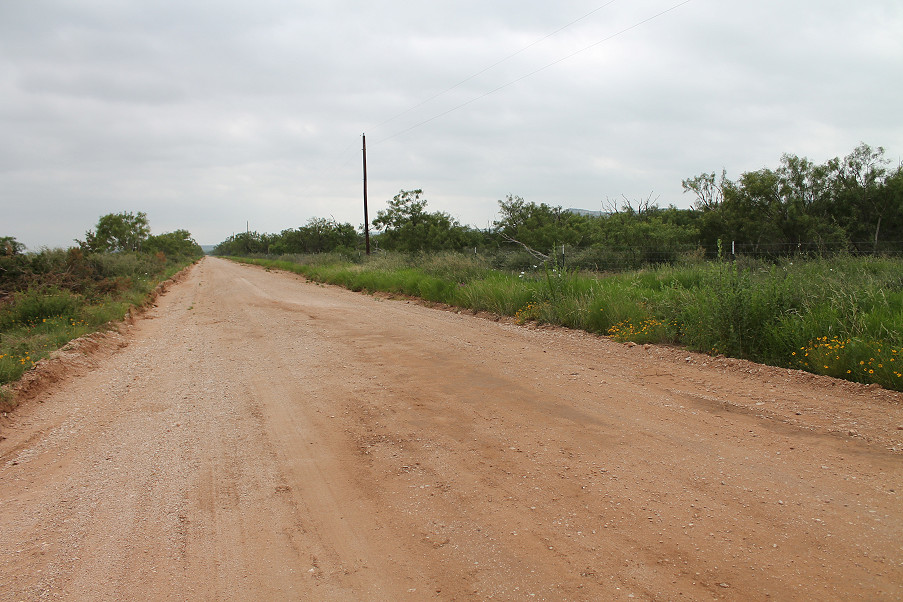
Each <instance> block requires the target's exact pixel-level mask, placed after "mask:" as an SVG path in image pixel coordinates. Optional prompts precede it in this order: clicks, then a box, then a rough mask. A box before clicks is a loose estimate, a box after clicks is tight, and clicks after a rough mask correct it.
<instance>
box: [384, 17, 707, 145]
mask: <svg viewBox="0 0 903 602" xmlns="http://www.w3.org/2000/svg"><path fill="white" fill-rule="evenodd" d="M690 2H692V0H683V2H680V3H678V4H675V5H674V6H672V7H670V8H667V9H665V10H663V11H661V12H659V13H656V14H654V15H652V16H651V17H647V18H646V19H643V20H642V21H639V22H637V23H634V24H633V25H631V26H630V27H625V28H624V29H622V30H620V31H618V32H616V33H613V34H611V35H610V36H608V37H606V38H603V39H601V40H599V41H598V42H594V43H592V44H590V45H589V46H586V47H584V48H581V49H580V50H576V51H574V52H572V53H570V54H568V55H566V56H563V57H561V58H560V59H557V60H555V61H552V62H551V63H548V64H547V65H544V66H542V67H540V68H539V69H536V70H534V71H531V72H529V73H527V74H526V75H522V76H520V77H518V78H517V79H513V80H511V81H509V82H507V83H504V84H502V85H501V86H498V87H497V88H493V89H492V90H489V91H488V92H485V93H483V94H481V95H479V96H476V97H474V98H471V99H470V100H468V101H466V102H463V103H461V104H459V105H457V106H454V107H452V108H450V109H448V110H447V111H443V112H442V113H439V114H437V115H434V116H433V117H430V118H429V119H424V120H423V121H419V122H417V123H415V124H414V125H412V126H410V127H408V128H406V129H403V130H401V131H399V132H396V133H394V134H392V135H391V136H387V137H385V138H382V139H379V140H377V141H375V142H373V143H371V146H376V145H378V144H382V143H383V142H386V141H388V140H391V139H393V138H397V137H398V136H401V135H402V134H406V133H408V132H410V131H411V130H415V129H417V128H419V127H421V126H424V125H426V124H428V123H430V122H432V121H435V120H437V119H439V118H441V117H445V116H446V115H448V114H449V113H454V112H455V111H457V110H459V109H462V108H464V107H466V106H468V105H470V104H473V103H475V102H476V101H478V100H482V99H483V98H486V97H487V96H490V95H491V94H495V93H496V92H498V91H499V90H503V89H505V88H507V87H509V86H512V85H514V84H516V83H518V82H521V81H523V80H525V79H527V78H529V77H533V76H534V75H536V74H537V73H540V72H542V71H545V70H546V69H548V68H550V67H554V66H555V65H557V64H559V63H562V62H564V61H566V60H568V59H571V58H573V57H575V56H577V55H578V54H580V53H582V52H586V51H587V50H590V49H592V48H595V47H596V46H599V45H600V44H604V43H605V42H609V41H611V40H613V39H614V38H617V37H618V36H621V35H623V34H625V33H627V32H628V31H632V30H634V29H636V28H637V27H640V26H642V25H645V24H646V23H649V22H650V21H652V20H654V19H657V18H659V17H661V16H662V15H665V14H667V13H670V12H672V11H674V10H677V9H678V8H680V7H681V6H683V5H685V4H689V3H690ZM458 85H460V84H458ZM384 123H385V122H384Z"/></svg>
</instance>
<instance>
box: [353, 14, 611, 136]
mask: <svg viewBox="0 0 903 602" xmlns="http://www.w3.org/2000/svg"><path fill="white" fill-rule="evenodd" d="M615 2H617V0H611V1H610V2H606V3H605V4H603V5H602V6H599V7H597V8H594V9H593V10H591V11H589V12H588V13H586V14H585V15H583V16H582V17H580V18H577V19H574V20H573V21H571V22H570V23H568V24H567V25H562V26H561V27H559V28H558V29H556V30H555V31H553V32H552V33H549V34H546V35H544V36H543V37H541V38H539V39H538V40H536V41H534V42H531V43H530V44H527V45H526V46H524V47H523V48H521V49H520V50H518V51H517V52H513V53H511V54H509V55H508V56H506V57H505V58H503V59H501V60H498V61H496V62H494V63H492V64H491V65H489V66H488V67H486V68H484V69H481V70H480V71H477V72H476V73H474V74H473V75H471V76H468V77H466V78H464V79H462V80H461V81H459V82H458V83H457V84H455V85H454V86H451V87H450V88H446V89H445V90H443V91H441V92H439V93H437V94H434V95H432V96H430V97H429V98H427V99H426V100H423V101H422V102H419V103H417V104H416V105H414V106H412V107H410V108H407V109H405V110H404V111H402V112H401V113H398V114H397V115H393V116H392V117H389V118H388V119H386V120H385V121H381V122H380V123H377V124H376V125H375V126H373V127H372V128H370V130H371V131H372V130H375V129H377V128H379V127H381V126H384V125H385V124H387V123H389V122H391V121H395V120H396V119H398V118H399V117H401V116H402V115H407V114H408V113H410V112H411V111H413V110H414V109H419V108H420V107H422V106H423V105H425V104H427V103H428V102H430V101H432V100H435V99H437V98H439V97H440V96H444V95H445V94H448V93H449V92H451V91H452V90H454V89H455V88H457V87H459V86H462V85H464V84H466V83H467V82H469V81H470V80H472V79H474V78H475V77H479V76H480V75H483V74H484V73H486V72H487V71H489V70H490V69H494V68H495V67H498V66H499V65H501V64H502V63H504V62H505V61H508V60H510V59H513V58H514V57H516V56H517V55H519V54H521V53H522V52H525V51H527V50H529V49H530V48H533V47H534V46H536V45H537V44H539V43H541V42H544V41H546V40H548V39H549V38H551V37H552V36H554V35H556V34H558V33H561V32H562V31H564V30H565V29H567V28H568V27H571V26H572V25H576V24H577V23H579V22H580V21H582V20H584V19H586V18H587V17H589V16H590V15H593V14H595V13H597V12H599V11H600V10H602V9H603V8H605V7H607V6H609V5H611V4H614V3H615Z"/></svg>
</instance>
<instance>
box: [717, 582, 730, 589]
mask: <svg viewBox="0 0 903 602" xmlns="http://www.w3.org/2000/svg"><path fill="white" fill-rule="evenodd" d="M718 587H723V588H728V587H730V585H728V584H727V583H719V584H718Z"/></svg>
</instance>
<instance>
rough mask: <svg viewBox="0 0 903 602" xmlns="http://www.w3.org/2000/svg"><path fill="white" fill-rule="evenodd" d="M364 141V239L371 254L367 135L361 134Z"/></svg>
mask: <svg viewBox="0 0 903 602" xmlns="http://www.w3.org/2000/svg"><path fill="white" fill-rule="evenodd" d="M361 139H362V140H363V143H364V148H363V151H364V241H366V245H367V255H370V217H369V216H368V215H367V136H366V134H361Z"/></svg>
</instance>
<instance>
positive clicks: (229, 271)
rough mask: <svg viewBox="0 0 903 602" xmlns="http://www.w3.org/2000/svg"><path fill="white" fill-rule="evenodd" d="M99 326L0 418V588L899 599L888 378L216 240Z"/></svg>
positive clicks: (13, 594)
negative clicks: (495, 317)
mask: <svg viewBox="0 0 903 602" xmlns="http://www.w3.org/2000/svg"><path fill="white" fill-rule="evenodd" d="M103 336H104V337H111V338H110V339H104V340H93V341H88V342H85V343H83V344H84V345H87V346H93V345H97V346H98V348H99V349H102V351H95V352H93V353H91V354H88V355H85V354H84V353H82V352H81V351H79V350H78V349H71V350H69V351H65V352H64V354H65V353H71V354H72V356H71V357H68V358H66V357H64V358H62V359H61V361H62V362H64V363H66V364H67V365H70V364H72V365H74V366H75V368H76V369H74V370H66V371H61V372H59V373H58V374H57V377H58V378H57V380H56V381H55V382H52V383H51V384H49V385H47V386H46V388H44V389H43V390H39V389H36V390H35V391H37V392H35V393H34V399H33V400H32V401H31V402H29V403H27V404H24V405H23V406H22V407H21V408H20V409H19V410H18V411H17V412H15V413H14V414H13V415H12V416H11V418H8V420H7V423H6V424H4V425H3V426H2V427H0V428H2V429H3V430H2V436H4V437H5V439H4V440H2V441H0V533H2V537H0V599H2V600H22V599H45V598H65V599H102V600H133V599H147V600H163V599H210V600H218V599H224V600H225V599H228V600H260V599H297V600H310V599H315V600H399V599H403V600H487V599H499V600H609V599H611V600H619V599H623V600H628V599H640V600H643V599H646V600H678V599H688V600H691V599H692V600H696V599H720V598H724V599H737V600H741V599H742V600H745V599H774V600H791V599H838V600H851V599H863V600H882V599H884V600H894V599H900V598H901V597H903V545H901V543H900V542H901V541H903V504H901V503H900V497H899V496H900V495H901V494H903V478H901V477H903V462H901V460H903V456H901V453H903V451H901V450H903V404H901V401H903V396H901V395H900V394H898V393H893V392H888V391H884V390H880V389H871V388H867V387H862V386H859V385H853V384H850V383H843V382H838V381H834V380H832V379H826V378H821V377H816V376H812V375H808V374H803V373H800V372H796V371H788V370H782V369H777V368H770V367H765V366H760V365H756V364H752V363H749V362H743V361H736V360H730V359H725V358H711V357H708V356H704V355H697V354H692V353H688V352H686V351H681V350H679V349H671V348H666V347H657V346H643V345H621V344H617V343H614V342H612V341H610V340H607V339H603V338H600V337H595V336H592V335H587V334H584V333H579V332H573V331H567V330H563V329H546V328H535V327H522V326H517V325H514V324H512V323H510V322H507V321H505V320H500V321H491V320H483V319H479V318H475V317H473V316H470V315H467V314H464V313H456V312H452V311H438V310H436V309H431V308H427V307H423V306H421V305H418V304H417V303H412V302H407V301H406V300H393V299H386V298H384V297H378V296H366V295H360V294H355V293H351V292H348V291H345V290H341V289H338V288H334V287H328V286H322V285H317V284H313V283H308V282H305V281H304V280H303V279H302V278H299V277H297V276H293V275H290V274H284V273H278V272H267V271H265V270H262V269H258V268H254V267H249V266H240V265H235V264H231V263H228V262H226V261H223V260H217V259H212V258H208V259H205V260H204V261H203V262H202V263H201V264H200V265H198V266H197V267H195V268H194V269H193V270H192V271H191V272H190V273H189V274H188V275H187V277H186V278H185V279H184V280H182V281H181V282H179V283H178V284H175V285H173V286H172V287H171V289H170V290H169V291H168V292H167V294H165V295H163V296H161V297H160V298H159V299H158V300H157V306H156V307H153V308H151V309H150V310H149V311H148V312H147V313H146V314H145V315H144V316H143V317H141V318H139V319H136V320H135V321H134V324H133V325H132V326H131V327H128V328H123V329H122V330H121V331H120V332H118V333H109V334H107V335H103ZM125 343H128V344H127V345H125ZM86 357H87V358H89V359H84V358H86ZM80 362H84V365H81V364H80ZM61 365H62V364H61Z"/></svg>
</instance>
